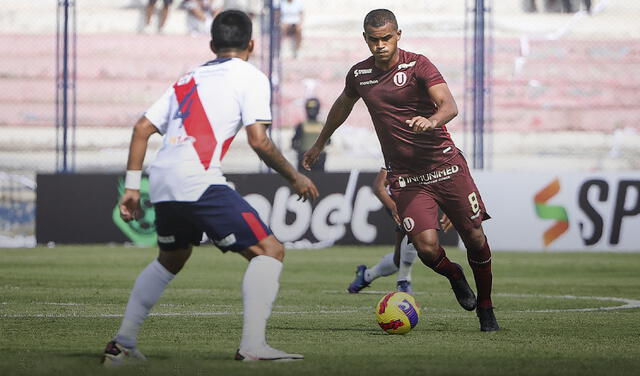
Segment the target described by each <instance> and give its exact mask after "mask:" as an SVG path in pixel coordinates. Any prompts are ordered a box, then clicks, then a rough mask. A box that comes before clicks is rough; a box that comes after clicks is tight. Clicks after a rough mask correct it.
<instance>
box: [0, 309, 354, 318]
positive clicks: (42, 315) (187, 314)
mask: <svg viewBox="0 0 640 376" xmlns="http://www.w3.org/2000/svg"><path fill="white" fill-rule="evenodd" d="M356 312H358V311H357V310H354V309H349V310H336V311H327V310H321V311H275V312H273V313H272V314H274V315H318V314H320V315H332V314H345V313H356ZM226 315H242V311H221V312H154V313H150V314H149V316H159V317H181V316H182V317H209V316H226ZM123 316H124V315H123V314H111V313H103V314H99V315H85V314H78V313H70V314H69V313H66V314H63V313H38V314H0V317H1V318H18V319H20V318H117V317H123Z"/></svg>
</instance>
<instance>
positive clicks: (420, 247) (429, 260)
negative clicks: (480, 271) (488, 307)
mask: <svg viewBox="0 0 640 376" xmlns="http://www.w3.org/2000/svg"><path fill="white" fill-rule="evenodd" d="M411 236H412V239H413V244H414V245H415V247H416V250H417V251H418V252H417V253H418V258H420V261H422V263H423V264H425V265H426V266H428V267H429V268H431V269H432V270H433V271H435V272H436V273H438V274H440V275H442V276H444V277H446V278H447V279H448V280H449V284H450V285H451V289H452V290H453V293H454V294H455V296H456V300H457V301H458V304H460V306H461V307H462V308H464V309H466V310H467V311H473V310H474V309H475V308H476V297H475V295H474V293H473V290H471V287H469V283H468V282H467V279H466V277H465V276H464V272H463V271H462V266H460V265H459V264H456V263H454V262H451V260H449V258H448V257H447V253H446V251H445V250H444V248H442V246H441V245H440V240H439V239H438V233H437V231H436V230H435V229H427V230H424V231H422V232H421V233H419V234H415V235H414V234H412V235H411Z"/></svg>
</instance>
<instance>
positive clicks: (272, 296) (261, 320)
mask: <svg viewBox="0 0 640 376" xmlns="http://www.w3.org/2000/svg"><path fill="white" fill-rule="evenodd" d="M281 271H282V262H280V261H278V260H276V259H275V258H273V257H269V256H263V255H261V256H256V257H254V258H252V259H251V261H250V262H249V266H248V267H247V271H246V272H245V273H244V279H243V281H242V301H243V305H244V309H243V316H244V324H243V326H242V341H241V342H240V348H242V349H251V348H256V347H260V346H264V345H266V343H267V340H266V334H265V332H266V329H267V319H268V318H269V316H271V307H272V306H273V302H274V301H275V300H276V295H278V288H279V287H280V284H279V282H278V281H279V279H280V272H281Z"/></svg>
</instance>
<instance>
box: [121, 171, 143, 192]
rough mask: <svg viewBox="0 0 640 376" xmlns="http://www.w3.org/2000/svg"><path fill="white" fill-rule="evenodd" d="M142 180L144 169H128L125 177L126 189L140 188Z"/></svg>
mask: <svg viewBox="0 0 640 376" xmlns="http://www.w3.org/2000/svg"><path fill="white" fill-rule="evenodd" d="M140 180H142V171H140V170H127V175H126V177H125V179H124V187H125V188H126V189H137V190H140Z"/></svg>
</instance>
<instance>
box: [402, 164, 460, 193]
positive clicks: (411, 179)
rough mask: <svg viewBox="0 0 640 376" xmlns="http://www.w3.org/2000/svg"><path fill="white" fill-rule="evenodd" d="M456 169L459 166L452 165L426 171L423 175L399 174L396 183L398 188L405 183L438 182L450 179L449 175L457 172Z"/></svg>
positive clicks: (458, 169) (424, 183)
mask: <svg viewBox="0 0 640 376" xmlns="http://www.w3.org/2000/svg"><path fill="white" fill-rule="evenodd" d="M458 171H460V166H458V165H453V166H449V167H447V168H443V169H441V170H436V171H432V172H427V173H426V174H424V175H416V176H399V177H398V185H399V186H400V188H404V187H406V186H407V184H411V183H418V184H423V185H427V184H433V183H438V182H441V181H444V180H448V179H450V178H451V175H453V174H455V173H457V172H458Z"/></svg>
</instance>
